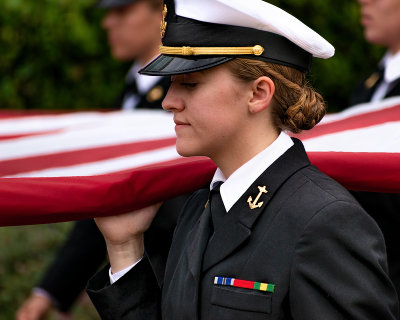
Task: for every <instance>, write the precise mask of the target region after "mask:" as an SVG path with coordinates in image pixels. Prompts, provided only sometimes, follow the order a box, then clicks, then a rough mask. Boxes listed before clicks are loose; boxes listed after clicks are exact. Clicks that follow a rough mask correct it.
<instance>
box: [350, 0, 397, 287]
mask: <svg viewBox="0 0 400 320" xmlns="http://www.w3.org/2000/svg"><path fill="white" fill-rule="evenodd" d="M358 2H359V3H360V6H361V24H362V26H363V28H364V36H365V39H366V40H367V41H368V42H370V43H372V44H376V45H380V46H383V47H385V48H387V52H386V54H385V56H384V57H383V58H382V60H381V61H380V63H379V65H378V66H377V68H375V70H374V71H373V72H372V73H371V74H370V75H368V76H367V77H366V78H365V79H363V80H362V81H361V82H360V83H359V84H358V85H357V86H356V87H355V89H354V91H353V93H352V95H351V98H350V105H355V104H359V103H365V102H377V101H380V100H382V99H385V98H389V97H393V96H400V1H399V0H358ZM353 195H354V196H355V197H356V199H357V200H358V201H359V202H360V203H361V205H362V206H363V207H364V209H365V210H366V211H367V212H368V213H369V214H370V215H371V216H372V217H373V218H374V219H375V220H376V222H377V223H378V225H379V226H380V228H381V230H382V232H383V234H384V237H385V242H386V249H387V255H388V263H389V275H390V277H391V279H392V281H393V283H394V285H395V287H396V290H397V292H398V293H399V292H400V246H399V243H400V233H399V231H398V228H399V226H400V195H399V194H388V193H372V192H353Z"/></svg>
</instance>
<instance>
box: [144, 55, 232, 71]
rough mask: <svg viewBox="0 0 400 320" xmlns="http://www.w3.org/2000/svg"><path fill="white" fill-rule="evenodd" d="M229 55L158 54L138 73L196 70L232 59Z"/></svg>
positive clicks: (208, 67)
mask: <svg viewBox="0 0 400 320" xmlns="http://www.w3.org/2000/svg"><path fill="white" fill-rule="evenodd" d="M233 59H234V58H230V57H205V58H201V57H197V58H192V57H188V58H186V57H185V58H182V57H181V56H179V57H178V56H170V55H164V54H161V55H159V56H158V57H157V58H156V59H155V60H153V61H152V62H150V63H149V64H148V65H147V66H146V67H144V68H143V69H142V70H140V71H139V73H140V74H145V75H149V76H171V75H176V74H184V73H191V72H198V71H202V70H206V69H210V68H213V67H216V66H219V65H221V64H223V63H226V62H228V61H231V60H233Z"/></svg>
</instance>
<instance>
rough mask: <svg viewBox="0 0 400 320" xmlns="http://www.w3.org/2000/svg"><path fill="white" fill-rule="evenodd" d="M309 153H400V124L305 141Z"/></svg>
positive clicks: (334, 134)
mask: <svg viewBox="0 0 400 320" xmlns="http://www.w3.org/2000/svg"><path fill="white" fill-rule="evenodd" d="M303 144H304V147H305V149H306V150H307V151H319V152H325V151H336V152H388V153H398V152H400V122H387V123H384V124H381V125H376V126H371V127H367V128H361V129H353V130H345V131H340V132H336V133H332V134H326V135H322V136H319V137H316V138H310V139H305V140H303Z"/></svg>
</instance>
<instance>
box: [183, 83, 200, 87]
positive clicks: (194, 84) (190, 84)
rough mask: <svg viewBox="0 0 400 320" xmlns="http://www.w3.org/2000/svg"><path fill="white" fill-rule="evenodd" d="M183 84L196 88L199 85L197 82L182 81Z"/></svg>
mask: <svg viewBox="0 0 400 320" xmlns="http://www.w3.org/2000/svg"><path fill="white" fill-rule="evenodd" d="M181 86H184V87H187V88H194V87H195V86H197V83H195V82H182V83H181Z"/></svg>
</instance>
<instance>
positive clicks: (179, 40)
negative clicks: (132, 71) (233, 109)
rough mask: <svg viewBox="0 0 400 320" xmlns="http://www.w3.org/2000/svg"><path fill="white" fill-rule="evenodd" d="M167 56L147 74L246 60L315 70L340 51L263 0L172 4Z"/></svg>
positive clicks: (168, 5) (165, 25) (179, 0)
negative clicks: (315, 62)
mask: <svg viewBox="0 0 400 320" xmlns="http://www.w3.org/2000/svg"><path fill="white" fill-rule="evenodd" d="M162 37H163V41H162V42H163V45H162V46H161V48H160V53H161V55H160V56H159V57H158V58H157V59H156V60H155V61H153V62H152V63H150V64H149V65H148V66H146V67H145V68H144V69H143V70H141V73H143V74H149V75H169V74H179V73H188V72H194V71H200V70H203V69H207V68H211V67H214V66H216V65H219V64H222V63H225V62H227V61H230V60H232V59H234V58H238V57H242V58H249V59H256V60H264V61H267V62H273V63H278V64H283V65H288V66H291V67H294V68H297V69H300V70H302V71H309V70H310V68H311V58H312V57H316V58H324V59H326V58H330V57H332V56H333V55H334V53H335V49H334V47H333V46H332V45H331V44H330V43H329V42H328V41H326V40H325V39H324V38H323V37H322V36H320V35H319V34H318V33H317V32H315V31H314V30H312V29H311V28H309V27H308V26H306V25H305V24H304V23H302V22H301V21H300V20H298V19H297V18H295V17H294V16H292V15H291V14H289V13H287V12H286V11H284V10H282V9H280V8H278V7H276V6H274V5H272V4H270V3H268V2H265V1H262V0H175V1H172V0H166V1H165V5H164V20H163V21H162Z"/></svg>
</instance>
